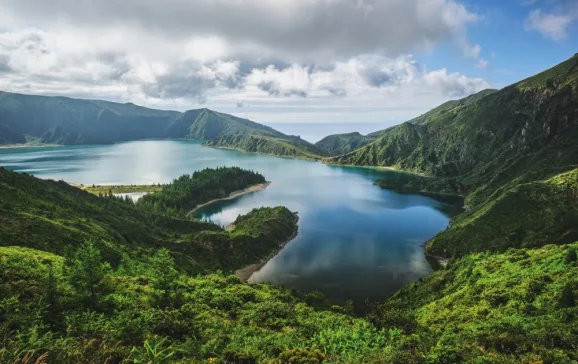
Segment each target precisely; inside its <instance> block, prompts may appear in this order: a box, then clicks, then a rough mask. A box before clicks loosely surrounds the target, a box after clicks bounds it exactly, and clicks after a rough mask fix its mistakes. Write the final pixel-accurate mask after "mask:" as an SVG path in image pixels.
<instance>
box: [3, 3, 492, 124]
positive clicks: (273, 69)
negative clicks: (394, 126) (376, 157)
mask: <svg viewBox="0 0 578 364" xmlns="http://www.w3.org/2000/svg"><path fill="white" fill-rule="evenodd" d="M477 21H478V16H477V15H476V14H474V13H473V12H471V11H470V10H469V9H467V8H466V7H465V6H464V5H462V3H461V2H459V1H458V0H403V1H402V0H301V1H295V0H276V1H270V0H192V1H181V0H167V1H164V2H160V1H155V0H138V1H137V0H126V1H122V2H118V1H112V0H101V1H98V2H97V1H92V0H53V1H51V2H49V3H47V2H45V1H41V0H3V1H1V2H0V24H2V26H1V27H0V73H1V74H2V77H0V89H1V90H6V91H13V92H23V93H35V94H46V95H66V96H72V97H87V98H104V99H108V100H112V101H122V102H126V101H131V102H134V103H138V104H143V105H146V106H151V107H164V108H176V109H181V110H182V109H190V108H193V107H195V105H198V104H201V103H206V104H207V105H206V106H207V107H210V106H212V105H214V107H216V108H220V107H223V108H225V109H226V108H231V110H232V112H238V111H240V110H238V109H240V108H241V107H243V106H245V105H251V107H245V110H247V111H248V112H251V110H252V109H254V108H259V107H261V108H264V109H267V110H269V108H270V109H271V110H280V109H281V108H292V109H293V110H295V113H296V114H297V113H299V110H307V112H309V110H325V112H326V113H327V114H326V115H330V114H331V113H333V114H335V113H337V111H335V110H340V108H342V107H344V105H347V106H348V107H351V109H352V110H362V111H364V112H365V111H367V112H369V111H370V110H374V109H375V108H382V107H388V108H389V110H390V113H389V114H391V115H406V114H407V115H408V116H409V115H410V114H411V112H414V111H415V110H417V109H418V108H423V107H429V106H435V104H437V103H440V102H443V101H446V100H447V98H449V97H459V96H464V95H467V94H468V93H471V92H475V91H478V90H481V89H482V88H486V87H488V86H489V85H488V84H487V82H485V81H484V80H482V79H478V78H468V77H467V76H466V75H463V74H458V73H452V72H450V71H448V70H446V69H442V70H431V71H428V70H427V69H426V68H425V66H423V65H419V64H418V63H417V62H416V61H415V59H414V57H413V56H412V55H411V54H412V53H413V52H420V51H423V50H426V51H427V50H431V49H433V48H435V47H436V45H437V44H439V43H445V42H451V43H452V44H453V45H454V46H455V47H456V49H458V51H459V54H460V55H461V56H462V57H465V58H467V59H470V60H472V61H473V62H476V64H478V65H486V64H488V63H487V61H485V60H484V59H483V58H481V53H482V48H481V46H480V45H478V44H476V43H474V42H471V41H470V40H469V39H468V36H467V28H468V27H469V26H471V25H472V24H474V23H476V22H477ZM223 105H226V106H223ZM395 108H397V109H396V110H393V109H395ZM401 109H403V110H404V111H399V110H401ZM245 110H243V111H245ZM380 110H381V109H380ZM407 110H409V111H407ZM380 112H381V111H380ZM333 114H331V115H333ZM389 114H388V115H389ZM303 115H305V112H303ZM303 117H305V116H303ZM399 117H400V118H402V119H401V120H400V121H402V120H403V118H405V117H404V116H399ZM372 118H377V116H375V115H373V116H372Z"/></svg>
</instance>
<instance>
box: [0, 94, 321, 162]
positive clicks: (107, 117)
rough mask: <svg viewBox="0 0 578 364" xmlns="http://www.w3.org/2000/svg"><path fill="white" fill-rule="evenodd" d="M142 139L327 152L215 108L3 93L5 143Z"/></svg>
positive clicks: (0, 135) (0, 114)
mask: <svg viewBox="0 0 578 364" xmlns="http://www.w3.org/2000/svg"><path fill="white" fill-rule="evenodd" d="M139 139H197V140H207V141H211V140H215V141H214V142H210V143H208V145H212V144H214V145H215V146H221V147H229V148H235V149H240V150H243V151H247V152H263V153H266V154H275V155H282V156H294V157H306V158H318V157H320V156H324V155H325V153H324V152H323V151H322V150H321V149H318V148H316V147H315V146H314V145H313V144H311V143H309V142H307V141H305V140H302V139H300V138H299V137H296V136H290V135H285V134H283V133H281V132H279V131H277V130H275V129H273V128H271V127H268V126H265V125H262V124H259V123H255V122H253V121H251V120H247V119H242V118H238V117H235V116H233V115H228V114H223V113H219V112H216V111H212V110H209V109H197V110H189V111H186V112H184V113H180V112H177V111H165V110H155V109H149V108H145V107H141V106H137V105H134V104H132V103H126V104H120V103H114V102H108V101H100V100H84V99H73V98H68V97H47V96H33V95H22V94H14V93H8V92H0V145H2V144H4V145H6V144H9V145H11V144H25V143H28V144H62V145H74V144H109V143H117V142H125V141H131V140H139ZM241 139H242V140H243V142H241ZM252 140H259V143H257V144H258V145H256V143H254V142H247V141H252ZM263 144H271V145H267V146H264V145H263Z"/></svg>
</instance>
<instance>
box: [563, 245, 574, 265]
mask: <svg viewBox="0 0 578 364" xmlns="http://www.w3.org/2000/svg"><path fill="white" fill-rule="evenodd" d="M576 260H577V257H576V249H574V248H570V249H568V253H567V254H566V258H564V262H565V263H566V264H572V263H575V262H576Z"/></svg>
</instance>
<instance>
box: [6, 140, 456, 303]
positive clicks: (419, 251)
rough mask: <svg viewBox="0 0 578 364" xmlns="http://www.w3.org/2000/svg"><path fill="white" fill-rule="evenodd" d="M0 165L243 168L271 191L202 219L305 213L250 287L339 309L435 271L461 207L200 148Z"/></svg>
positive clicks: (354, 176)
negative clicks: (317, 295) (327, 301)
mask: <svg viewBox="0 0 578 364" xmlns="http://www.w3.org/2000/svg"><path fill="white" fill-rule="evenodd" d="M0 165H1V166H3V167H6V168H8V169H13V170H16V171H20V172H27V173H29V174H32V175H35V176H37V177H40V178H47V179H56V180H60V179H62V180H65V181H67V182H71V183H77V184H81V183H82V184H97V185H98V184H100V185H105V184H107V185H108V184H110V185H113V184H149V183H166V182H170V181H171V180H172V179H174V178H176V177H178V176H180V175H182V174H184V173H192V172H193V171H195V170H198V169H202V168H206V167H217V166H239V167H242V168H246V169H252V170H255V171H258V172H259V173H261V174H263V175H264V176H265V177H266V178H267V180H269V181H271V182H272V184H271V185H270V186H269V187H268V188H266V189H264V190H262V191H258V192H255V193H252V194H249V195H244V196H242V197H240V198H237V199H235V200H229V201H222V202H219V203H215V204H212V205H209V206H207V207H206V208H205V209H203V210H202V212H201V215H202V216H203V217H208V218H210V219H211V220H212V221H214V222H216V223H218V224H220V225H228V224H230V223H231V222H233V221H234V220H235V218H236V217H237V216H238V215H239V214H245V213H247V212H248V211H250V210H251V209H253V208H256V207H261V206H278V205H283V206H286V207H288V208H289V209H290V210H291V211H296V212H298V214H299V217H300V219H299V234H298V235H297V237H296V238H295V239H294V240H293V241H291V242H290V243H289V244H287V245H286V246H285V247H284V248H283V249H282V250H281V251H280V252H279V253H278V254H277V255H276V256H275V257H274V258H272V259H271V260H270V261H269V262H268V263H267V264H266V265H265V266H264V267H263V268H262V269H261V270H260V271H259V272H256V273H255V274H254V275H253V276H252V277H251V281H257V282H271V283H277V284H282V285H284V286H286V287H290V288H295V289H298V290H300V291H303V292H306V291H311V290H320V291H322V292H324V293H325V294H326V295H327V296H329V297H330V298H332V299H334V300H336V301H343V300H347V299H352V300H354V301H355V302H356V303H360V302H363V301H364V300H365V299H370V300H381V299H383V298H385V297H387V296H389V295H390V294H392V293H393V292H394V291H395V290H397V289H399V288H400V287H402V286H404V285H405V284H407V283H409V282H412V281H415V280H417V279H419V278H420V277H423V276H425V275H427V274H429V273H430V272H431V268H430V266H429V264H428V263H427V261H426V260H425V257H424V250H423V247H422V246H421V245H422V244H423V243H424V242H425V241H426V240H428V239H430V238H431V237H433V236H434V235H435V234H436V233H437V232H439V231H441V230H443V229H445V228H446V226H447V225H448V223H449V219H450V218H451V217H452V216H453V215H454V214H456V213H458V212H459V207H457V206H455V205H450V204H447V203H444V202H442V201H438V200H435V199H432V198H429V197H424V196H420V195H408V194H398V193H396V192H393V191H388V190H382V189H380V188H378V187H376V186H374V185H373V182H374V181H375V180H376V179H378V178H381V177H387V175H388V174H391V173H393V172H387V171H378V170H374V169H366V168H352V167H338V166H328V165H324V164H321V163H317V162H310V161H303V160H298V159H289V158H277V157H272V156H262V155H256V154H247V153H239V152H236V151H229V150H222V149H212V148H206V147H202V146H201V142H197V141H170V140H149V141H137V142H129V143H122V144H114V145H104V146H66V147H64V146H63V147H39V148H15V149H0Z"/></svg>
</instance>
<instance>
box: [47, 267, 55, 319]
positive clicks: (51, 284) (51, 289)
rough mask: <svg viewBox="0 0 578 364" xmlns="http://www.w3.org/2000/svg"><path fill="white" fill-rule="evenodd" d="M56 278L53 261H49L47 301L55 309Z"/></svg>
mask: <svg viewBox="0 0 578 364" xmlns="http://www.w3.org/2000/svg"><path fill="white" fill-rule="evenodd" d="M56 296H57V292H56V279H55V278H54V267H53V266H52V262H50V263H48V276H47V277H46V303H48V304H49V305H50V309H51V310H53V309H54V305H56V299H57V298H56Z"/></svg>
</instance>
